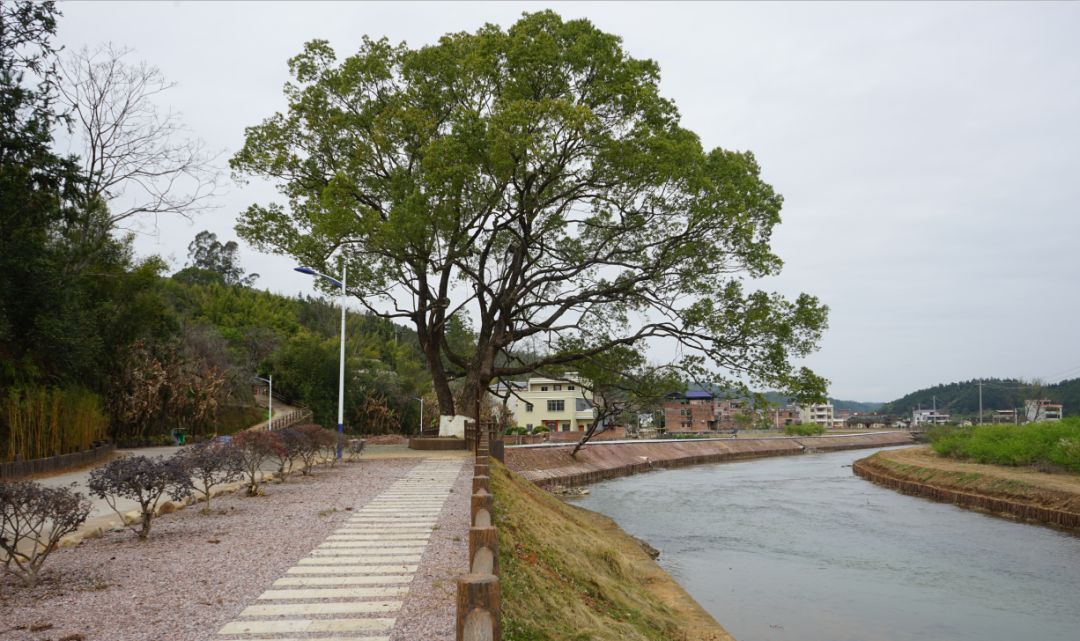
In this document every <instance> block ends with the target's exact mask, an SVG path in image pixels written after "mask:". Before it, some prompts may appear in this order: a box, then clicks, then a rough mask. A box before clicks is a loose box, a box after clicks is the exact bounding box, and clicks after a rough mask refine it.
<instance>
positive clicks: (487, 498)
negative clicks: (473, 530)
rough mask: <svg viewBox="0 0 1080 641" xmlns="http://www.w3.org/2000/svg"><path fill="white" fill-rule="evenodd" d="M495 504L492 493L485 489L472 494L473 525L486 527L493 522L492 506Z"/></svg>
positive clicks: (470, 504)
mask: <svg viewBox="0 0 1080 641" xmlns="http://www.w3.org/2000/svg"><path fill="white" fill-rule="evenodd" d="M493 504H494V501H493V500H492V497H491V495H490V494H488V493H487V492H485V491H484V490H480V491H479V492H476V493H475V494H473V495H472V500H471V501H470V502H469V511H470V512H471V520H472V524H473V527H485V526H489V525H491V524H492V521H491V508H492V505H493Z"/></svg>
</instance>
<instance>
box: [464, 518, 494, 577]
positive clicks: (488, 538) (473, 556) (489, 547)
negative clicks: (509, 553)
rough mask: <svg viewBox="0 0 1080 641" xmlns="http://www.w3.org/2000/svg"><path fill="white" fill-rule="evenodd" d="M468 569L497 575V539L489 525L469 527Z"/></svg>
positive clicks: (475, 572) (478, 572)
mask: <svg viewBox="0 0 1080 641" xmlns="http://www.w3.org/2000/svg"><path fill="white" fill-rule="evenodd" d="M469 571H470V572H472V573H473V574H494V575H495V576H498V575H499V539H498V538H497V536H496V534H495V528H493V527H491V526H490V525H489V526H487V527H471V528H469Z"/></svg>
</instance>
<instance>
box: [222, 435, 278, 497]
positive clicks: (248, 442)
mask: <svg viewBox="0 0 1080 641" xmlns="http://www.w3.org/2000/svg"><path fill="white" fill-rule="evenodd" d="M230 447H232V448H234V449H235V450H236V456H237V460H238V461H239V462H240V471H241V472H242V473H243V475H244V479H245V481H246V483H247V495H248V496H258V495H259V486H260V485H261V484H262V466H263V463H265V462H266V461H267V460H269V459H273V458H279V457H280V456H281V455H282V454H281V452H282V449H283V448H284V446H283V445H282V444H281V437H280V436H278V433H277V432H270V431H268V430H247V431H245V432H240V433H238V434H237V435H236V436H234V437H233V440H232V443H231V444H230Z"/></svg>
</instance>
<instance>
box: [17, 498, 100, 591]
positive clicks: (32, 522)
mask: <svg viewBox="0 0 1080 641" xmlns="http://www.w3.org/2000/svg"><path fill="white" fill-rule="evenodd" d="M90 507H91V506H90V501H89V499H87V498H86V497H85V496H83V495H82V494H81V493H79V492H75V491H74V490H72V489H71V488H67V487H55V488H53V487H45V486H43V485H41V484H40V483H34V482H32V481H2V480H0V550H3V552H4V556H5V557H6V558H5V559H4V571H5V572H7V573H8V574H13V575H15V576H17V577H19V578H20V579H21V580H22V582H23V584H24V585H26V586H27V587H33V586H34V584H36V583H37V580H38V576H39V575H40V573H41V567H42V566H43V565H44V564H45V560H46V559H47V558H49V555H50V554H51V553H52V552H53V550H56V548H57V546H58V544H59V543H60V539H62V538H64V537H65V536H67V535H68V534H72V533H74V532H75V531H76V530H78V529H79V526H80V525H82V524H83V523H84V522H85V521H86V517H87V516H89V515H90Z"/></svg>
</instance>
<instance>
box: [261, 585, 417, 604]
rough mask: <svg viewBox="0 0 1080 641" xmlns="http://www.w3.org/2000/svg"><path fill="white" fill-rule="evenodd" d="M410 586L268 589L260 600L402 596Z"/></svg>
mask: <svg viewBox="0 0 1080 641" xmlns="http://www.w3.org/2000/svg"><path fill="white" fill-rule="evenodd" d="M408 591H409V588H402V587H392V588H300V589H295V590H267V591H266V592H263V593H262V594H260V595H259V600H260V601H275V600H294V601H300V600H310V599H370V598H376V597H390V596H401V595H402V594H405V593H406V592H408Z"/></svg>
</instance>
